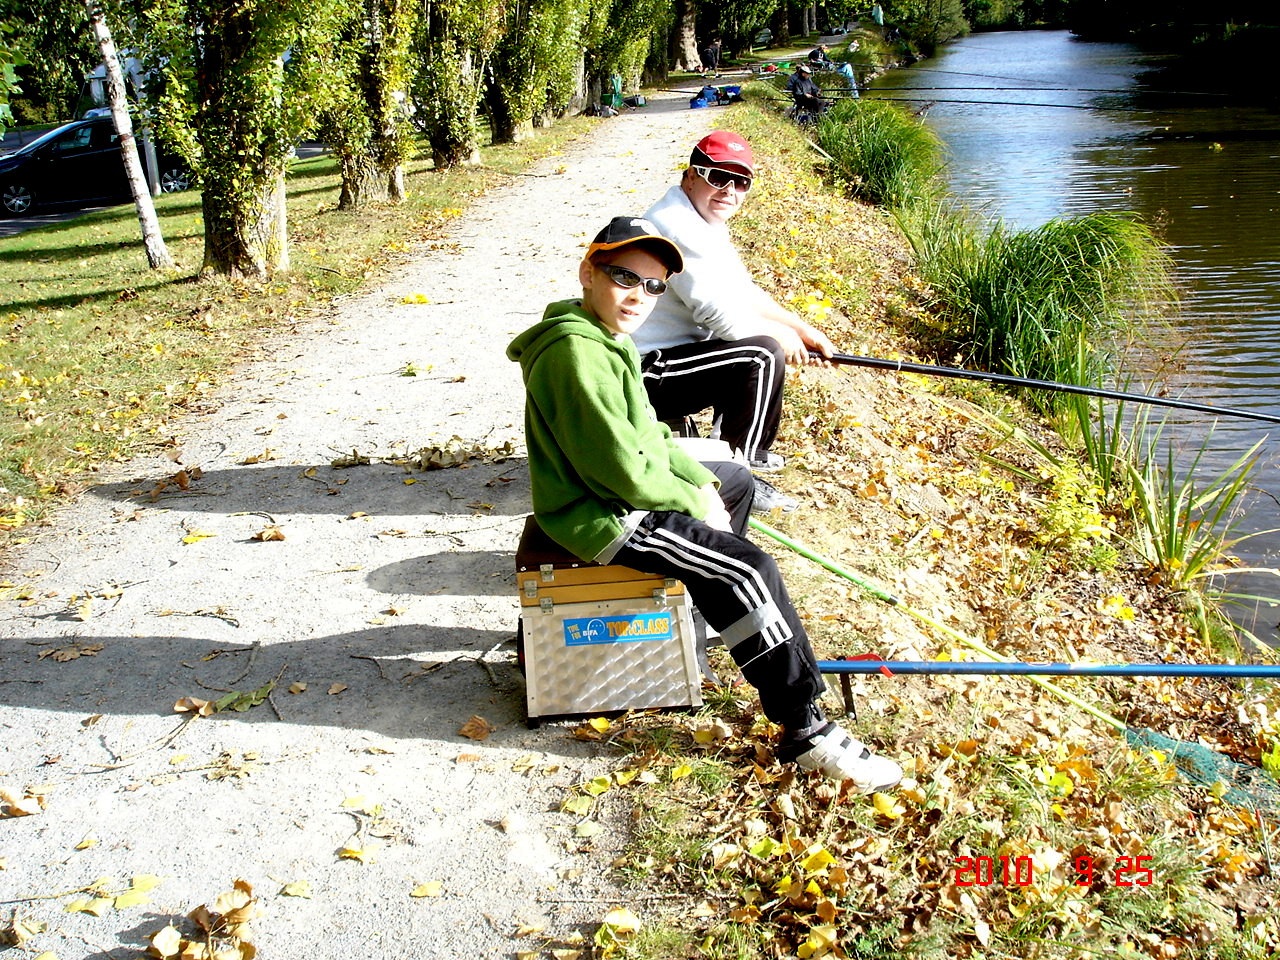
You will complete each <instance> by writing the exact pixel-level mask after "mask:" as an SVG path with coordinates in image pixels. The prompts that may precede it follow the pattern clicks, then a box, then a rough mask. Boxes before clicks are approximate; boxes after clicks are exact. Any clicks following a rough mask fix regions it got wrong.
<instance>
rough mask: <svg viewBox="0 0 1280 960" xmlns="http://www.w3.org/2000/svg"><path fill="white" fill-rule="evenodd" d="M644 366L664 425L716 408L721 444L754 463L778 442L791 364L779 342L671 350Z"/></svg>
mask: <svg viewBox="0 0 1280 960" xmlns="http://www.w3.org/2000/svg"><path fill="white" fill-rule="evenodd" d="M640 366H641V370H642V371H643V373H644V386H645V390H646V391H648V394H649V402H650V403H652V404H653V409H654V410H655V411H656V412H657V414H658V419H659V420H675V419H678V418H680V417H684V416H688V415H690V414H694V413H697V412H699V411H700V410H705V409H706V408H707V407H713V408H714V409H715V413H716V416H717V417H718V418H719V419H720V439H721V440H724V441H725V442H727V443H728V444H729V446H731V447H733V448H734V449H735V450H743V451H745V452H746V454H747V457H748V458H750V459H753V460H756V459H761V458H762V457H763V455H764V454H765V453H766V452H767V451H768V450H769V447H770V446H771V445H772V444H773V441H774V438H775V437H777V435H778V424H779V422H780V421H781V420H782V378H783V376H784V375H785V374H786V358H785V357H784V356H783V353H782V347H780V346H779V345H778V341H777V340H775V339H773V337H747V338H746V339H744V340H734V341H732V342H728V341H725V340H702V341H700V342H698V343H687V344H681V345H680V346H678V347H667V348H664V349H662V350H655V351H654V352H653V353H647V354H645V356H644V359H643V360H642V362H641V365H640Z"/></svg>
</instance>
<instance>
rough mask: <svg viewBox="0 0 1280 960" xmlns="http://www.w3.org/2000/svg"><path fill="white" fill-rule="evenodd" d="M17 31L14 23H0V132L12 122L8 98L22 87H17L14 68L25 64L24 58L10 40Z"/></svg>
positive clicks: (19, 91)
mask: <svg viewBox="0 0 1280 960" xmlns="http://www.w3.org/2000/svg"><path fill="white" fill-rule="evenodd" d="M17 29H18V27H17V24H15V23H12V22H10V21H0V130H3V129H4V127H5V124H8V123H12V122H13V111H12V110H11V109H10V107H9V98H10V97H11V96H12V95H13V94H15V93H21V92H22V87H20V86H19V85H18V73H17V71H16V70H15V69H14V68H15V67H17V66H19V65H21V64H23V63H26V58H25V57H24V56H23V55H22V53H21V52H19V50H18V49H17V47H16V45H15V44H14V42H13V40H12V39H11V37H12V35H13V34H14V33H16V32H17Z"/></svg>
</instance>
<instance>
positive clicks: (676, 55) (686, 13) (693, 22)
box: [667, 0, 702, 73]
mask: <svg viewBox="0 0 1280 960" xmlns="http://www.w3.org/2000/svg"><path fill="white" fill-rule="evenodd" d="M672 15H673V23H672V26H671V41H670V43H668V45H667V55H668V58H669V60H670V63H671V69H672V70H692V71H693V72H695V73H700V72H701V71H702V57H701V55H700V54H699V53H698V37H697V27H698V11H697V8H695V7H694V5H693V0H675V3H674V4H673V5H672Z"/></svg>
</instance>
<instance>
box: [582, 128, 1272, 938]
mask: <svg viewBox="0 0 1280 960" xmlns="http://www.w3.org/2000/svg"><path fill="white" fill-rule="evenodd" d="M740 129H743V131H744V132H745V133H746V134H747V135H748V137H749V138H751V139H752V141H753V144H755V146H756V152H757V157H760V156H761V154H763V155H764V159H763V162H762V163H761V166H762V168H763V171H764V172H763V175H762V176H761V178H760V180H759V181H758V182H759V183H760V184H761V189H760V190H759V191H758V192H756V193H753V194H752V196H751V199H750V203H749V208H748V212H746V213H744V214H743V215H742V216H741V217H740V218H739V219H738V220H737V221H735V224H734V226H735V232H736V235H737V236H738V238H739V240H740V243H741V244H742V246H743V247H744V249H745V250H746V251H747V254H748V257H749V259H750V261H751V262H752V265H753V267H754V268H755V269H756V271H757V274H758V275H761V276H763V277H764V278H766V282H767V283H768V285H770V286H771V287H772V289H773V290H774V291H775V293H776V294H777V295H778V296H779V298H780V299H785V300H788V301H789V302H791V303H792V304H793V305H794V306H795V307H796V309H797V310H799V311H801V312H804V313H807V314H808V315H809V316H811V317H812V318H813V319H814V320H815V321H816V322H819V323H820V324H821V325H822V326H823V327H824V328H825V329H826V330H827V331H828V332H829V333H830V334H831V335H832V338H833V339H834V340H835V341H836V342H837V344H838V345H839V346H841V347H842V348H844V349H845V350H847V351H848V352H851V353H866V354H872V355H877V356H902V357H904V358H916V357H914V355H913V354H912V350H913V343H912V341H911V340H910V338H909V336H907V334H908V333H909V331H910V329H911V326H912V321H913V319H914V318H916V317H919V316H920V315H921V312H922V311H923V310H925V309H926V306H927V300H928V291H926V290H923V289H921V287H920V285H919V284H918V282H915V281H914V280H913V279H912V277H911V276H910V273H909V270H908V265H907V263H906V261H905V259H904V254H903V250H902V245H901V243H900V241H899V240H898V238H897V237H896V236H895V234H894V232H893V230H892V228H891V227H890V226H889V224H888V223H886V221H885V220H884V218H883V217H882V216H881V215H880V214H879V213H877V212H876V211H874V210H871V209H868V208H866V207H863V206H860V205H857V204H853V203H849V202H846V201H843V200H842V199H840V198H836V197H832V196H831V195H829V194H827V193H824V192H822V191H821V190H820V188H819V186H818V184H817V182H816V179H815V177H814V172H813V169H812V167H813V163H812V158H811V157H810V156H809V155H807V153H806V151H805V148H804V147H803V145H802V143H801V142H800V141H799V138H798V137H797V136H796V135H795V134H794V133H793V132H792V131H790V130H789V129H785V128H782V127H779V126H777V125H775V124H773V123H771V122H770V121H768V120H767V119H763V118H760V119H755V118H744V120H743V121H742V123H741V124H740ZM916 359H926V360H928V359H930V358H927V357H926V358H916ZM944 384H951V382H950V381H941V382H940V381H930V380H927V379H925V378H922V377H914V376H912V377H896V376H895V375H894V374H889V373H881V372H872V371H867V370H851V369H850V368H847V367H845V368H835V369H829V370H806V371H804V372H801V373H796V374H793V375H792V377H791V379H790V380H789V382H788V388H787V389H788V401H787V420H786V423H785V425H784V428H783V436H782V440H781V442H780V444H779V447H778V449H780V450H781V452H783V453H784V454H786V455H787V456H788V458H789V465H788V468H787V470H786V471H785V473H784V474H783V475H782V477H781V479H780V481H779V485H780V486H782V487H783V488H784V489H786V490H787V491H788V492H791V493H793V494H796V495H798V496H800V497H801V500H802V508H801V510H800V511H798V512H797V513H795V514H793V515H790V516H787V517H775V518H773V519H772V520H771V521H770V522H771V523H773V524H775V525H776V526H778V527H780V528H782V529H783V530H784V531H785V532H786V533H787V534H788V535H789V536H790V537H792V538H793V539H795V540H798V541H800V542H801V543H803V544H806V545H808V546H809V547H811V548H812V549H814V550H816V551H818V552H820V553H822V554H824V555H825V556H826V557H828V558H830V559H833V560H835V561H836V562H837V563H838V564H840V565H842V566H844V567H845V568H846V569H848V570H850V571H852V572H854V573H855V574H856V575H858V576H860V577H862V578H864V579H866V580H869V581H871V582H873V583H874V584H877V585H879V586H880V587H881V588H883V589H885V590H887V591H888V592H889V593H890V594H893V595H895V596H896V597H898V598H900V599H901V600H902V601H903V602H904V605H905V606H907V607H909V608H911V609H913V610H918V611H922V612H923V613H925V614H927V615H928V616H929V617H931V618H933V619H934V620H937V621H940V622H941V623H943V624H944V625H945V626H946V627H948V628H950V629H951V630H954V631H955V632H956V633H958V634H959V635H961V636H963V637H965V638H970V639H972V640H973V641H975V642H976V643H977V644H981V645H984V646H986V647H988V648H992V649H995V650H996V651H998V652H999V653H1001V654H1003V655H1004V656H1006V657H1010V658H1013V659H1020V660H1049V661H1081V660H1092V661H1095V662H1150V661H1161V660H1167V661H1171V662H1205V661H1209V662H1216V661H1219V660H1220V659H1221V654H1220V653H1219V652H1218V651H1216V650H1213V649H1209V648H1208V647H1207V646H1206V644H1205V643H1204V642H1203V641H1202V640H1201V637H1200V631H1199V630H1198V629H1197V628H1195V627H1194V626H1193V621H1191V620H1190V619H1189V618H1188V616H1187V613H1186V609H1187V598H1185V597H1183V596H1180V595H1177V594H1173V593H1171V592H1170V591H1168V590H1166V589H1164V588H1163V587H1162V586H1161V585H1160V584H1159V582H1158V580H1157V578H1153V577H1152V576H1150V574H1149V572H1148V571H1146V570H1144V569H1143V568H1142V567H1141V566H1140V565H1139V564H1137V563H1136V562H1135V561H1132V560H1131V559H1130V558H1129V557H1128V555H1127V554H1126V552H1125V549H1124V543H1123V533H1124V531H1123V530H1117V529H1115V528H1114V524H1108V523H1107V522H1105V518H1099V517H1097V516H1096V515H1095V514H1094V508H1093V506H1092V505H1091V504H1090V502H1089V499H1088V497H1087V496H1082V495H1081V483H1082V481H1081V479H1080V475H1079V474H1077V473H1075V472H1074V471H1071V470H1066V471H1064V470H1063V469H1062V468H1061V467H1057V468H1053V467H1051V466H1050V464H1049V463H1048V462H1047V461H1046V460H1044V458H1043V457H1039V456H1038V455H1037V454H1036V452H1035V450H1034V449H1033V447H1032V446H1031V445H1029V444H1025V443H1022V444H1020V443H1019V442H1018V441H1017V439H1016V438H1013V439H1011V438H1010V437H1009V436H1008V434H1009V431H1008V429H1007V428H1003V427H1001V426H1000V421H999V420H997V419H996V418H993V416H992V415H991V414H990V413H988V412H986V411H987V410H995V411H999V412H1001V414H1002V416H1003V418H1004V420H1006V421H1007V420H1010V419H1012V420H1013V422H1016V423H1018V424H1019V425H1020V426H1021V427H1022V428H1023V429H1024V430H1027V431H1029V432H1031V433H1032V434H1033V435H1034V436H1035V437H1036V440H1037V442H1038V443H1042V444H1047V445H1049V446H1050V448H1051V449H1058V450H1061V447H1062V445H1061V443H1060V442H1059V441H1057V440H1056V439H1055V438H1054V437H1052V436H1051V435H1049V434H1048V433H1047V432H1046V431H1044V430H1042V429H1040V428H1038V427H1037V426H1036V425H1035V424H1034V422H1033V420H1032V418H1031V417H1030V416H1029V415H1027V414H1026V413H1025V412H1022V411H1020V410H1019V409H1018V408H1017V406H1016V403H1015V402H1014V401H1012V400H1009V399H1006V398H1000V397H997V396H995V395H993V394H991V393H990V392H989V391H988V390H987V389H986V388H974V387H971V386H969V387H966V386H963V385H960V386H956V385H954V384H951V385H949V386H944ZM975 401H977V402H976V403H975ZM774 546H775V547H777V549H776V550H775V551H774V552H775V553H776V554H777V555H778V557H779V559H780V561H781V562H782V564H783V569H784V573H785V575H786V576H787V580H788V583H789V586H790V589H791V592H792V595H793V599H794V600H795V602H796V604H797V606H798V607H799V609H800V610H801V612H802V614H803V616H804V618H805V621H806V623H807V625H808V627H809V629H810V632H811V635H812V638H813V641H814V646H815V648H816V649H817V652H818V655H819V658H820V659H835V658H838V657H842V656H849V655H855V656H856V655H864V654H874V655H878V656H879V657H881V658H883V659H885V660H894V659H906V660H920V659H969V658H972V659H986V658H985V657H984V656H982V655H979V654H976V653H975V652H974V650H973V649H972V648H971V647H970V646H968V645H967V644H966V643H964V642H962V641H961V640H958V639H956V637H955V636H954V635H950V634H947V633H942V632H939V631H938V630H936V629H934V628H933V627H931V626H929V625H928V624H927V623H922V622H921V621H920V620H918V619H915V618H913V617H912V616H910V615H909V614H908V613H907V612H904V610H903V609H902V608H901V607H893V606H890V605H889V604H886V603H884V602H881V601H879V600H876V599H875V598H874V597H872V596H871V595H869V594H868V593H867V592H866V591H865V590H863V589H862V588H861V587H859V586H857V585H855V584H854V583H852V582H850V581H848V580H845V579H841V578H839V577H836V576H835V575H833V574H831V573H829V572H828V571H826V570H825V569H822V568H820V567H819V566H817V565H816V564H814V563H812V562H810V561H809V560H806V559H804V558H802V557H800V556H798V555H796V554H795V553H792V552H790V551H788V550H787V549H785V548H783V547H778V546H777V545H776V544H774ZM725 664H726V669H724V670H722V671H721V675H722V676H726V675H732V666H731V665H729V664H728V662H727V659H726V661H725ZM1058 685H1059V686H1060V687H1061V688H1064V689H1065V690H1067V691H1068V692H1069V693H1070V694H1072V695H1074V696H1075V697H1077V698H1079V699H1080V700H1082V701H1084V702H1085V703H1087V704H1090V705H1093V706H1095V707H1096V708H1098V709H1099V710H1101V711H1102V712H1103V713H1105V714H1108V715H1111V716H1114V717H1115V718H1118V719H1119V720H1120V721H1122V722H1123V723H1124V724H1127V725H1128V726H1130V727H1135V728H1144V727H1150V728H1152V729H1154V730H1156V731H1158V732H1161V733H1163V734H1165V735H1168V736H1171V737H1174V738H1177V739H1180V740H1184V741H1189V742H1193V743H1199V744H1203V745H1206V746H1209V747H1211V748H1213V749H1214V750H1216V751H1219V752H1220V753H1221V754H1222V755H1224V756H1227V757H1230V758H1233V759H1235V760H1237V761H1239V762H1240V763H1242V764H1246V765H1249V766H1250V767H1252V768H1255V769H1256V768H1257V766H1258V763H1259V755H1260V752H1261V751H1262V750H1263V749H1264V748H1265V747H1266V746H1267V745H1268V744H1273V743H1274V742H1275V740H1276V737H1277V735H1278V734H1280V727H1278V726H1277V723H1278V721H1280V714H1278V712H1277V711H1278V709H1280V706H1278V704H1280V701H1278V700H1277V697H1276V694H1275V693H1274V692H1271V689H1270V688H1268V686H1267V685H1265V684H1263V683H1261V682H1249V681H1226V680H1193V679H1186V680H1166V679H1160V678H1138V679H1130V678H1116V679H1101V678H1099V679H1082V678H1063V679H1061V682H1060V683H1059V684H1058ZM830 686H831V690H832V692H831V694H830V695H829V696H828V706H829V707H830V710H831V712H834V713H837V714H838V713H840V712H841V709H840V702H841V697H840V695H839V688H838V681H837V680H836V679H835V678H834V677H833V678H831V682H830ZM851 686H852V690H853V693H854V695H855V699H856V704H857V718H856V720H854V719H853V718H847V719H848V720H849V721H850V723H849V725H850V727H851V729H853V730H854V731H855V733H856V734H857V735H859V736H861V737H863V738H864V739H866V740H867V741H868V742H869V743H871V744H873V745H874V747H875V748H876V749H877V750H879V751H881V752H885V753H887V754H889V755H891V756H893V757H895V758H896V759H898V760H899V761H900V762H902V763H903V765H904V766H905V767H906V769H907V771H908V776H909V779H908V780H907V781H905V782H904V784H903V785H902V787H901V788H900V789H898V790H896V791H894V792H892V793H891V794H877V795H875V796H874V797H870V798H866V797H860V796H856V795H851V794H848V793H846V792H845V791H842V790H840V789H837V788H836V787H834V786H832V785H830V784H828V783H826V782H823V781H821V780H820V779H818V778H817V777H816V776H814V775H807V774H801V775H797V774H796V773H794V772H792V771H783V770H781V769H780V768H779V767H778V766H777V765H776V764H775V763H774V762H773V760H772V758H771V754H770V748H769V743H770V737H771V735H772V734H773V733H774V731H772V730H770V729H769V725H768V724H766V723H762V722H761V721H760V720H759V719H758V718H757V713H756V710H755V708H754V705H753V704H752V701H751V696H750V690H749V688H743V687H741V686H739V687H735V688H732V689H730V690H720V691H717V692H715V693H713V694H711V697H710V700H709V706H708V707H707V709H706V710H705V711H704V713H703V715H702V716H701V717H700V718H696V719H692V720H684V719H675V718H670V717H661V718H640V719H632V720H630V721H628V722H626V723H623V724H622V725H619V726H614V727H613V728H611V729H610V730H609V731H608V732H607V733H605V734H604V736H606V737H607V738H611V739H613V740H614V741H615V742H617V743H619V744H621V745H625V746H627V747H628V748H629V749H630V750H631V751H632V752H631V753H630V755H629V756H628V757H627V758H626V759H625V760H624V761H623V762H622V770H621V772H620V773H619V780H618V782H617V783H616V784H612V785H609V786H610V787H611V788H612V789H614V790H617V789H620V788H621V787H622V785H623V784H624V783H630V782H631V781H632V778H634V777H635V775H636V771H644V772H645V773H646V776H645V777H644V778H643V779H642V781H641V782H644V781H645V780H647V781H648V782H649V783H650V786H649V787H648V788H647V790H646V791H645V798H644V800H643V801H642V802H641V810H642V812H641V813H640V814H638V815H637V818H638V822H639V831H640V833H639V841H638V843H637V855H636V856H637V858H636V859H634V860H630V861H628V863H627V868H628V869H629V870H631V871H632V873H633V875H634V876H636V877H637V878H648V877H653V876H655V875H656V876H659V877H663V878H665V879H666V880H669V882H670V884H671V885H672V886H673V887H676V888H678V889H681V890H684V891H686V892H687V893H688V894H689V897H688V901H687V903H685V904H684V905H683V909H682V910H681V911H675V912H673V914H672V916H670V917H669V918H668V920H667V922H666V925H665V926H662V927H660V929H659V930H655V931H652V932H651V933H650V934H649V936H648V937H644V936H643V935H642V937H641V939H640V940H639V941H633V943H632V946H631V947H630V949H632V950H633V951H634V954H635V955H637V956H668V955H670V956H680V955H685V951H688V953H689V955H695V956H710V957H755V956H762V957H773V956H777V957H789V956H799V957H802V958H807V957H821V956H837V957H892V956H906V955H912V956H915V955H921V956H939V957H941V956H990V957H1005V956H1018V957H1023V956H1046V957H1092V956H1100V955H1102V956H1134V957H1138V956H1144V957H1145V956H1150V957H1180V956H1181V957H1192V956H1196V957H1210V956H1213V957H1264V956H1273V955H1274V951H1275V950H1276V949H1277V948H1280V924H1278V923H1277V920H1276V916H1275V913H1274V905H1275V902H1276V895H1277V881H1276V871H1277V865H1278V864H1280V842H1277V839H1278V837H1280V834H1278V833H1277V823H1278V817H1280V809H1276V808H1272V809H1269V810H1268V809H1266V807H1265V804H1262V805H1260V806H1259V807H1256V808H1250V807H1247V806H1238V805H1235V804H1231V803H1228V802H1226V801H1225V800H1224V799H1222V796H1221V795H1222V793H1223V788H1222V787H1221V786H1220V785H1219V786H1206V785H1193V784H1191V783H1189V782H1188V781H1187V780H1186V779H1185V778H1183V777H1182V776H1180V775H1179V774H1178V773H1177V772H1176V769H1175V765H1174V763H1173V761H1172V760H1171V758H1170V757H1168V756H1167V755H1165V754H1162V753H1159V752H1152V751H1150V750H1144V749H1138V748H1134V747H1132V746H1130V745H1129V744H1128V743H1127V742H1126V741H1125V739H1124V737H1123V736H1121V735H1119V734H1118V732H1117V731H1116V730H1115V729H1114V728H1113V727H1112V726H1110V725H1108V724H1107V723H1105V722H1102V721H1099V720H1098V719H1096V718H1095V717H1093V716H1091V715H1090V714H1088V713H1087V712H1085V711H1084V710H1082V709H1080V708H1079V707H1078V706H1074V705H1073V704H1072V703H1070V702H1068V701H1066V700H1064V699H1063V698H1062V697H1060V696H1058V695H1057V694H1055V693H1052V692H1050V691H1047V690H1044V689H1041V688H1039V687H1037V686H1035V685H1033V684H1032V683H1031V682H1030V681H1028V680H1027V679H1026V678H998V677H979V676H973V677H965V678H960V677H951V678H944V677H907V676H894V677H892V678H888V677H883V676H879V675H873V676H871V677H867V678H862V679H856V680H854V681H853V683H852V684H851ZM598 786H599V785H598ZM598 792H601V793H603V792H604V791H602V790H599V791H598Z"/></svg>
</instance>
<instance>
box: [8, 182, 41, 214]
mask: <svg viewBox="0 0 1280 960" xmlns="http://www.w3.org/2000/svg"><path fill="white" fill-rule="evenodd" d="M35 202H36V198H35V194H33V193H32V192H31V190H30V188H28V187H27V185H26V184H25V183H9V184H6V185H5V188H4V193H3V194H0V204H3V205H4V209H5V212H6V213H9V214H11V215H13V216H15V217H20V216H22V215H23V214H24V213H26V212H27V211H29V210H30V209H31V208H32V207H33V206H35Z"/></svg>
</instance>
